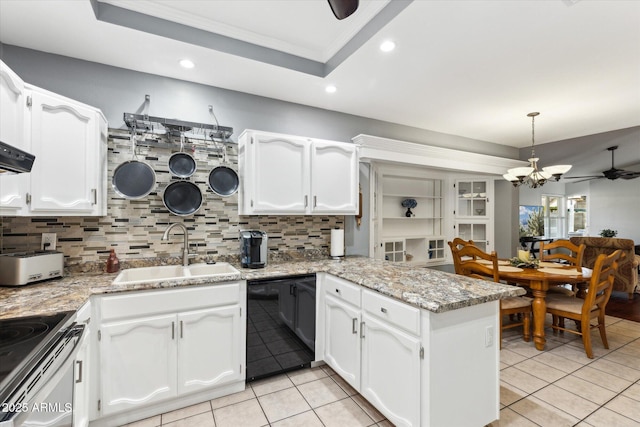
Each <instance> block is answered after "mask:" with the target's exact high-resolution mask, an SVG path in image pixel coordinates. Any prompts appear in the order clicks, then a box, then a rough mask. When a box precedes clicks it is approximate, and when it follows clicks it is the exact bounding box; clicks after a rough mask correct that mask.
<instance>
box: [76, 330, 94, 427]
mask: <svg viewBox="0 0 640 427" xmlns="http://www.w3.org/2000/svg"><path fill="white" fill-rule="evenodd" d="M89 335H90V330H89V327H88V325H87V326H86V327H85V329H84V334H83V335H82V341H80V344H78V345H79V349H78V353H77V354H76V360H75V366H74V369H75V374H74V375H75V376H74V386H73V427H88V425H89V390H90V384H89V365H88V364H89V361H90V360H91V354H90V352H89V349H90V346H89V342H90V337H89Z"/></svg>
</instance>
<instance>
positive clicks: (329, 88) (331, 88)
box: [324, 85, 338, 93]
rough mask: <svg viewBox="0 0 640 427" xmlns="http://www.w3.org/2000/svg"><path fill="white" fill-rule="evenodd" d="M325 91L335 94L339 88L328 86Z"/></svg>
mask: <svg viewBox="0 0 640 427" xmlns="http://www.w3.org/2000/svg"><path fill="white" fill-rule="evenodd" d="M324 90H326V91H327V93H334V92H335V91H337V90H338V88H337V87H335V86H334V85H329V86H327V87H326V88H325V89H324Z"/></svg>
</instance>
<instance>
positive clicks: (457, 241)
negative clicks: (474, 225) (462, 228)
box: [451, 237, 474, 249]
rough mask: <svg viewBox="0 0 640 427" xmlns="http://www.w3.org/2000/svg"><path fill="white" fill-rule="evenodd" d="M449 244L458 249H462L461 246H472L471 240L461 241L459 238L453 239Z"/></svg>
mask: <svg viewBox="0 0 640 427" xmlns="http://www.w3.org/2000/svg"><path fill="white" fill-rule="evenodd" d="M451 243H453V244H454V245H455V246H456V247H458V249H459V248H461V247H463V246H467V245H473V244H474V243H473V240H464V239H461V238H459V237H456V238H454V239H453V241H452V242H451Z"/></svg>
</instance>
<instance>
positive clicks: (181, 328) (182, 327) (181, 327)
mask: <svg viewBox="0 0 640 427" xmlns="http://www.w3.org/2000/svg"><path fill="white" fill-rule="evenodd" d="M183 329H184V324H183V322H182V320H181V321H180V338H182V335H183V333H182V332H183Z"/></svg>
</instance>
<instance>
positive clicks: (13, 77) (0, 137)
mask: <svg viewBox="0 0 640 427" xmlns="http://www.w3.org/2000/svg"><path fill="white" fill-rule="evenodd" d="M25 99H26V96H25V88H24V82H23V81H22V79H21V78H20V77H18V75H17V74H16V73H14V72H13V71H12V70H11V69H10V68H9V67H7V66H6V64H5V63H4V62H2V61H0V112H2V114H0V141H2V142H4V143H7V144H9V145H12V146H14V147H16V148H19V149H21V150H24V151H28V150H29V147H28V144H27V138H26V135H25V123H24V116H25V102H26V101H25ZM28 182H29V177H28V175H27V174H8V173H0V215H2V214H7V215H16V214H17V213H18V212H20V210H21V209H22V208H23V207H24V206H25V205H26V201H25V200H26V199H25V197H26V193H27V190H26V189H27V186H28Z"/></svg>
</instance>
